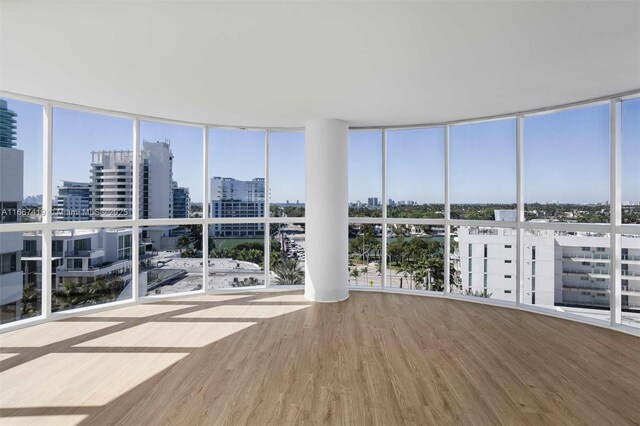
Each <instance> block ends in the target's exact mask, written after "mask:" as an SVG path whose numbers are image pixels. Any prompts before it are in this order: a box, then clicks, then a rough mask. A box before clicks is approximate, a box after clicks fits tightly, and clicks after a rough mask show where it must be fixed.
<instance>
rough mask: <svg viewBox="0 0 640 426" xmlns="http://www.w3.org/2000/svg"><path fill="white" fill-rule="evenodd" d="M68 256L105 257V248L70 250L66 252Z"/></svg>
mask: <svg viewBox="0 0 640 426" xmlns="http://www.w3.org/2000/svg"><path fill="white" fill-rule="evenodd" d="M65 256H66V257H88V258H90V259H96V258H98V257H104V249H89V250H68V251H66V252H65Z"/></svg>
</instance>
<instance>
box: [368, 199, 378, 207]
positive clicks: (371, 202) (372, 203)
mask: <svg viewBox="0 0 640 426" xmlns="http://www.w3.org/2000/svg"><path fill="white" fill-rule="evenodd" d="M367 206H368V207H378V197H369V198H367Z"/></svg>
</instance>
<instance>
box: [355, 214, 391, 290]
mask: <svg viewBox="0 0 640 426" xmlns="http://www.w3.org/2000/svg"><path fill="white" fill-rule="evenodd" d="M382 229H383V228H382V225H381V224H379V225H377V224H376V225H374V224H371V223H366V224H364V223H351V224H349V230H348V232H349V285H359V286H366V287H381V286H382V276H381V274H382V269H381V265H382V262H381V260H382Z"/></svg>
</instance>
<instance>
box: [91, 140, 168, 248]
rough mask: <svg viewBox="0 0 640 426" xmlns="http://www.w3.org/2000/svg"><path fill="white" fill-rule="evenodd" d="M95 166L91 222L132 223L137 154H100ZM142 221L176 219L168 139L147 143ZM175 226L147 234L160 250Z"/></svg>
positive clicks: (142, 167) (143, 155)
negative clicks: (130, 220)
mask: <svg viewBox="0 0 640 426" xmlns="http://www.w3.org/2000/svg"><path fill="white" fill-rule="evenodd" d="M92 155H93V158H92V162H91V184H90V187H91V200H90V206H91V213H92V216H91V219H93V220H103V219H130V218H131V217H132V214H131V211H132V209H133V181H134V180H133V161H134V158H135V156H134V154H133V151H98V152H93V153H92ZM140 161H141V162H140V179H139V182H140V218H142V219H149V218H173V214H174V209H173V197H174V194H173V190H174V181H173V153H172V152H171V145H170V141H169V140H168V139H165V141H164V142H149V141H146V140H145V141H143V143H142V151H141V155H140ZM174 228H175V227H174V226H163V227H154V228H152V229H145V230H144V237H145V238H149V239H151V241H154V242H155V245H156V246H157V247H156V249H157V248H159V247H160V245H162V247H164V248H167V247H165V246H166V244H164V243H162V244H161V240H163V238H164V237H167V236H168V233H169V231H170V230H171V229H174Z"/></svg>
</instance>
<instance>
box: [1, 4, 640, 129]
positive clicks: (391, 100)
mask: <svg viewBox="0 0 640 426" xmlns="http://www.w3.org/2000/svg"><path fill="white" fill-rule="evenodd" d="M1 8H2V11H1V21H0V24H1V27H0V36H1V41H0V48H1V51H0V54H1V56H0V59H1V64H0V88H1V89H2V90H6V91H12V92H17V93H22V94H27V95H33V96H39V97H45V98H50V99H55V100H59V101H65V102H71V103H77V104H83V105H90V106H95V107H100V108H107V109H112V110H119V111H127V112H134V113H139V114H144V115H152V116H158V117H165V118H173V119H181V120H189V121H198V122H206V123H211V124H228V125H245V126H302V125H303V124H304V122H305V121H306V120H309V119H312V118H316V117H330V118H340V119H344V120H347V121H349V122H350V123H351V125H355V126H364V125H400V124H417V123H430V122H441V121H446V120H455V119H461V118H472V117H480V116H487V115H493V114H501V113H509V112H514V111H520V110H525V109H532V108H538V107H544V106H550V105H557V104H561V103H566V102H572V101H579V100H584V99H589V98H593V97H598V96H604V95H609V94H614V93H619V92H623V91H628V90H635V89H638V88H640V2H638V1H632V2H614V1H608V2H584V1H581V2H526V3H525V2H494V3H485V2H468V3H467V2H465V3H462V2H443V3H441V2H398V1H396V2H348V1H343V2H337V3H329V2H302V1H299V2H288V3H268V2H256V3H253V2H234V3H231V2H193V3H191V2H189V3H187V2H179V3H168V2H152V1H133V2H123V1H111V2H104V1H103V2H77V1H76V2H62V1H45V2H34V1H25V0H22V1H4V0H2V5H1Z"/></svg>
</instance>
